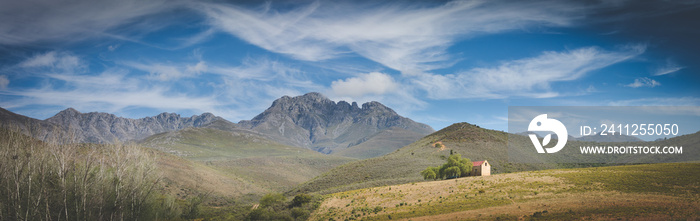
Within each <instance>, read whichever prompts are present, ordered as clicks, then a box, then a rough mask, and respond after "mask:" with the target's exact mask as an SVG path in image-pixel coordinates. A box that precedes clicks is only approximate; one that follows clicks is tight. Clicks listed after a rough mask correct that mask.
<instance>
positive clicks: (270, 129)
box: [238, 93, 434, 154]
mask: <svg viewBox="0 0 700 221" xmlns="http://www.w3.org/2000/svg"><path fill="white" fill-rule="evenodd" d="M238 126H240V127H244V128H250V129H252V130H255V131H258V132H261V133H264V134H267V135H270V136H271V137H273V140H275V141H278V142H280V143H283V144H287V145H291V146H299V147H306V148H310V149H312V150H316V151H318V152H321V153H327V154H329V153H335V152H338V151H339V150H345V149H348V148H351V147H353V146H357V145H359V144H362V143H365V142H367V141H368V140H370V139H372V138H373V137H376V136H377V135H379V134H381V133H382V132H383V131H386V130H390V129H391V130H393V131H394V133H393V135H390V137H392V138H395V139H393V141H395V143H393V144H391V145H390V146H392V147H395V148H392V150H390V151H393V150H395V149H398V148H400V147H402V146H405V145H407V144H410V143H412V142H414V141H416V140H418V139H420V138H421V137H423V136H425V135H428V134H430V133H432V132H434V130H433V128H431V127H430V126H428V125H425V124H421V123H417V122H415V121H413V120H411V119H408V118H405V117H402V116H400V115H398V114H397V113H396V112H394V110H392V109H391V108H388V107H386V106H384V105H383V104H381V103H379V102H376V101H373V102H368V103H364V104H362V107H359V106H358V105H357V103H356V102H353V103H352V104H350V103H348V102H345V101H340V102H338V103H336V102H334V101H331V100H330V99H328V98H326V97H325V96H323V95H322V94H320V93H308V94H305V95H302V96H298V97H288V96H284V97H282V98H280V99H277V100H275V101H274V102H273V103H272V106H271V107H270V108H268V109H267V110H265V111H264V112H263V113H261V114H259V115H258V116H256V117H254V118H253V119H252V120H249V121H241V122H239V123H238ZM405 134H408V135H409V136H403V135H405ZM382 143H383V142H382ZM390 151H389V152H390Z"/></svg>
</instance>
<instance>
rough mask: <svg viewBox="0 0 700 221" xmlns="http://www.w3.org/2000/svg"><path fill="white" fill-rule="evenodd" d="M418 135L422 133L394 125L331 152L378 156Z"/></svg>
mask: <svg viewBox="0 0 700 221" xmlns="http://www.w3.org/2000/svg"><path fill="white" fill-rule="evenodd" d="M420 137H422V135H421V134H419V133H417V132H413V131H409V130H405V129H401V128H396V127H394V128H390V129H387V130H385V131H381V132H379V133H377V134H375V135H373V136H371V137H369V138H368V139H367V141H364V142H362V143H360V144H358V145H355V146H351V147H348V148H347V149H343V150H340V151H337V152H333V154H334V155H338V156H346V157H352V158H358V159H368V158H372V157H379V156H383V155H386V154H388V153H391V152H394V151H395V150H397V149H399V148H401V147H404V146H406V145H409V144H411V143H413V142H415V141H416V140H418V138H420Z"/></svg>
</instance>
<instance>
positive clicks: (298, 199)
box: [292, 193, 313, 207]
mask: <svg viewBox="0 0 700 221" xmlns="http://www.w3.org/2000/svg"><path fill="white" fill-rule="evenodd" d="M312 198H313V197H312V196H311V195H309V194H306V193H301V194H299V195H296V196H295V197H294V199H293V200H292V207H299V206H302V205H304V204H306V203H309V202H311V199H312Z"/></svg>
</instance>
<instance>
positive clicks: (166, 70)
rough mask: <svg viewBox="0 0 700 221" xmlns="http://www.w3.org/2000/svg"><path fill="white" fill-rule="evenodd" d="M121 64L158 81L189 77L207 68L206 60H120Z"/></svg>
mask: <svg viewBox="0 0 700 221" xmlns="http://www.w3.org/2000/svg"><path fill="white" fill-rule="evenodd" d="M121 63H122V64H123V65H125V66H128V67H130V68H134V69H137V70H140V71H144V72H147V73H149V77H150V78H151V79H156V80H160V81H172V80H178V79H180V78H191V77H195V76H196V75H199V74H201V73H202V72H205V71H206V70H207V68H208V66H207V64H206V62H204V61H199V62H197V63H195V64H188V65H182V64H181V65H174V64H163V63H138V62H121Z"/></svg>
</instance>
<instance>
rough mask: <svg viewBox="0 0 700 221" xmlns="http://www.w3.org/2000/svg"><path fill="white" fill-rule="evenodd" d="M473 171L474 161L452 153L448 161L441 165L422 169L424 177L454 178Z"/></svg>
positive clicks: (432, 178)
mask: <svg viewBox="0 0 700 221" xmlns="http://www.w3.org/2000/svg"><path fill="white" fill-rule="evenodd" d="M471 171H472V162H471V161H470V160H469V159H467V158H462V155H460V154H452V155H450V157H448V158H447V163H445V164H443V165H442V166H440V167H428V168H426V169H425V170H423V171H421V172H420V174H421V175H423V179H426V180H437V179H445V178H447V179H452V178H458V177H464V176H469V174H470V173H471Z"/></svg>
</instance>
